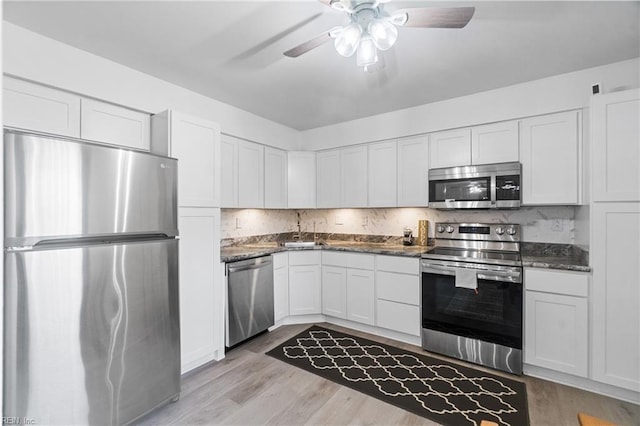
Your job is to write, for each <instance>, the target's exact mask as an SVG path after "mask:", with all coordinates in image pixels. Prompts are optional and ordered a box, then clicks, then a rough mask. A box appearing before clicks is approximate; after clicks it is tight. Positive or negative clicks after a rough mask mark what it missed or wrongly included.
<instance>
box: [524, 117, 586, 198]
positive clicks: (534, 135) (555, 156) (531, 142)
mask: <svg viewBox="0 0 640 426" xmlns="http://www.w3.org/2000/svg"><path fill="white" fill-rule="evenodd" d="M581 124H582V123H581V113H580V112H579V111H569V112H562V113H558V114H549V115H543V116H539V117H532V118H528V119H525V120H522V121H521V122H520V162H521V163H522V204H523V205H535V204H542V205H544V204H578V203H579V202H580V201H581V199H580V189H581V188H580V179H579V178H580V172H581V159H580V156H581V153H582V149H581V139H582V132H581Z"/></svg>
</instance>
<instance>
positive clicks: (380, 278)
mask: <svg viewBox="0 0 640 426" xmlns="http://www.w3.org/2000/svg"><path fill="white" fill-rule="evenodd" d="M376 286H377V291H378V292H377V298H378V299H385V300H390V301H393V302H402V303H408V304H410V305H420V278H418V277H417V276H415V275H407V274H396V273H393V272H385V271H377V272H376Z"/></svg>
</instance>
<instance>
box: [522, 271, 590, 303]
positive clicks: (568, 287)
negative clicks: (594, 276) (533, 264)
mask: <svg viewBox="0 0 640 426" xmlns="http://www.w3.org/2000/svg"><path fill="white" fill-rule="evenodd" d="M524 286H525V289H526V290H529V291H541V292H545V293H556V294H565V295H567V296H578V297H588V296H589V274H587V273H584V272H572V271H558V270H549V269H535V268H525V269H524Z"/></svg>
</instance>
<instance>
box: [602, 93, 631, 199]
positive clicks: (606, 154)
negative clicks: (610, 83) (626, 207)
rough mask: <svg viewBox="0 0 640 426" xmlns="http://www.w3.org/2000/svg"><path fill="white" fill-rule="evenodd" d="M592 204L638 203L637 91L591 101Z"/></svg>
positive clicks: (604, 96)
mask: <svg viewBox="0 0 640 426" xmlns="http://www.w3.org/2000/svg"><path fill="white" fill-rule="evenodd" d="M591 138H592V140H594V141H597V143H594V144H592V151H591V156H592V158H593V162H592V164H593V176H597V178H596V179H593V194H592V195H593V201H640V90H628V91H624V92H616V93H609V94H606V95H598V96H593V97H592V98H591Z"/></svg>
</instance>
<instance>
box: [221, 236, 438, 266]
mask: <svg viewBox="0 0 640 426" xmlns="http://www.w3.org/2000/svg"><path fill="white" fill-rule="evenodd" d="M430 248H431V247H427V246H416V245H414V246H404V245H402V244H394V243H378V242H363V241H341V240H335V241H332V240H329V241H325V242H323V243H322V244H321V245H316V246H313V247H280V246H279V245H278V243H277V242H265V243H255V244H242V245H237V246H229V247H222V248H221V250H220V258H221V261H222V262H236V261H238V260H245V259H251V258H254V257H260V256H267V255H269V254H273V253H279V252H282V251H300V250H334V251H348V252H356V253H368V254H384V255H389V256H407V257H416V258H419V257H420V256H421V255H422V253H425V252H427V251H428V250H429V249H430Z"/></svg>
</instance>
